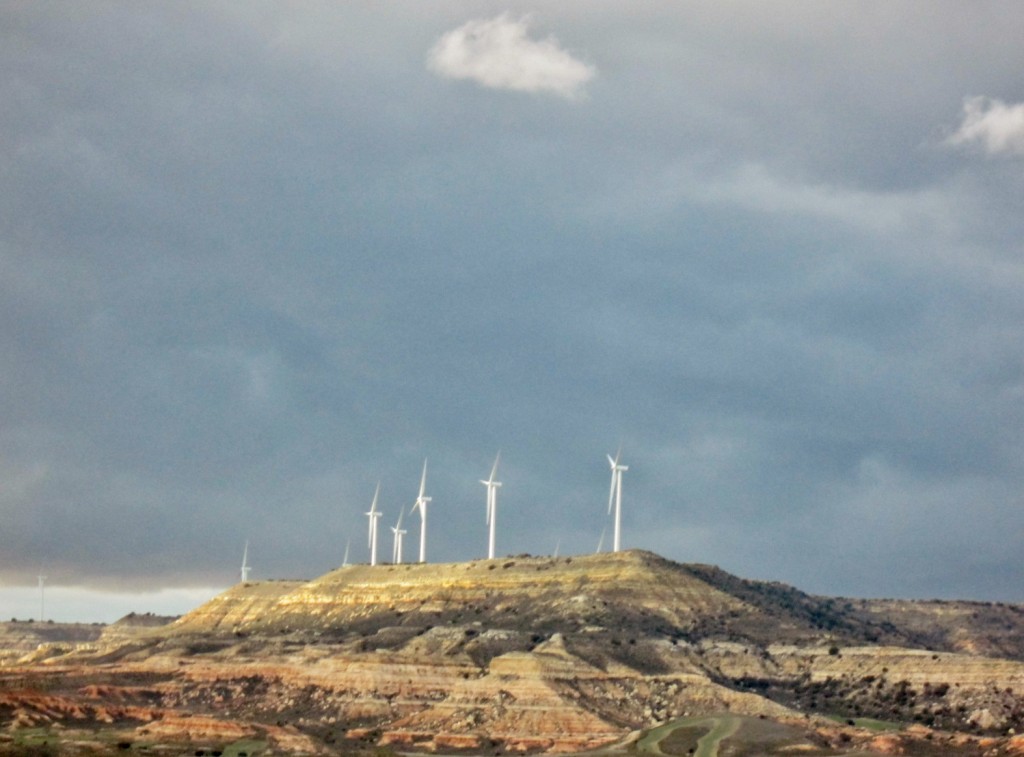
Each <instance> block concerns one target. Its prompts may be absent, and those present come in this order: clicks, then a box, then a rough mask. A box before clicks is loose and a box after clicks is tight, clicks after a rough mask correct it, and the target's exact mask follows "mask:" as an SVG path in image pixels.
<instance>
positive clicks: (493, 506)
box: [480, 452, 501, 560]
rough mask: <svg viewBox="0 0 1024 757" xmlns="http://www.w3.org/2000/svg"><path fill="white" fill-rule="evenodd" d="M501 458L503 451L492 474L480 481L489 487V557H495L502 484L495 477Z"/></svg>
mask: <svg viewBox="0 0 1024 757" xmlns="http://www.w3.org/2000/svg"><path fill="white" fill-rule="evenodd" d="M500 459H501V453H500V452H499V453H498V454H497V455H496V456H495V458H494V467H493V468H491V475H490V476H489V477H488V479H487V480H486V481H484V480H482V479H481V481H480V483H481V484H483V485H484V486H486V487H487V524H488V525H489V526H490V527H491V529H490V533H489V535H488V538H487V559H488V560H493V559H494V528H495V521H497V519H498V487H499V486H501V481H495V480H494V477H495V476H496V475H497V473H498V460H500Z"/></svg>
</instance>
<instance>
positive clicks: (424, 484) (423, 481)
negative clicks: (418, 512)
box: [419, 458, 427, 499]
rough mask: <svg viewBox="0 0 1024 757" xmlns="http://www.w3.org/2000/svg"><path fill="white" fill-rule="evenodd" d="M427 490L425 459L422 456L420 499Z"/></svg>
mask: <svg viewBox="0 0 1024 757" xmlns="http://www.w3.org/2000/svg"><path fill="white" fill-rule="evenodd" d="M426 491H427V459H426V458H423V477H422V478H420V496H419V498H420V499H423V495H424V494H425V493H426Z"/></svg>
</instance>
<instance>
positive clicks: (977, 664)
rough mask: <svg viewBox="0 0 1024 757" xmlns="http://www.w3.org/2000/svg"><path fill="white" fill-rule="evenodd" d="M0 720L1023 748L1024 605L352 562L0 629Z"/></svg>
mask: <svg viewBox="0 0 1024 757" xmlns="http://www.w3.org/2000/svg"><path fill="white" fill-rule="evenodd" d="M0 725H2V729H0V753H3V754H115V753H117V754H125V753H128V754H131V753H145V754H154V755H155V754H190V755H192V754H195V755H199V754H204V755H243V754H244V755H269V754H324V755H327V754H352V753H359V752H366V753H371V752H373V753H377V752H380V751H382V750H393V751H396V752H397V751H411V752H415V751H423V752H427V751H429V752H439V753H445V754H451V753H459V752H464V753H479V754H482V753H488V754H500V753H504V752H561V753H572V752H581V751H588V750H598V749H612V750H620V751H625V750H628V751H639V752H648V753H653V754H672V755H675V754H679V755H685V754H691V753H694V752H696V753H706V754H711V753H714V749H716V748H717V746H713V745H712V746H709V745H711V744H712V742H713V744H714V745H717V744H719V743H721V744H722V745H724V747H723V749H722V750H720V753H722V754H725V753H729V754H735V755H741V754H755V753H756V754H809V755H810V754H819V755H827V754H919V755H946V754H950V755H954V754H959V755H1010V754H1022V755H1024V736H1017V735H1016V734H1017V733H1024V608H1022V607H1020V606H1017V605H1004V604H991V603H973V602H939V601H930V602H910V601H895V600H885V601H877V600H855V599H849V600H848V599H836V598H824V597H815V596H810V595H807V594H804V593H802V592H800V591H799V590H797V589H794V588H792V587H789V586H785V585H782V584H776V583H764V582H756V581H747V580H743V579H740V578H737V577H735V576H732V575H730V574H728V573H725V572H724V571H721V570H720V569H717V568H714V567H711V566H706V565H683V564H678V563H674V562H671V561H668V560H665V559H663V558H660V557H658V556H656V555H653V554H651V553H647V552H641V551H629V552H620V553H616V554H600V555H591V556H583V557H566V558H548V557H530V556H518V557H509V558H504V559H498V560H478V561H474V562H467V563H455V564H447V565H430V564H428V565H418V564H417V565H397V566H396V565H383V566H376V567H369V566H365V565H360V566H350V567H345V568H339V569H337V570H335V571H332V572H330V573H328V574H326V575H324V576H322V577H320V578H318V579H315V580H313V581H261V582H250V583H246V584H240V585H238V586H235V587H234V588H232V589H230V590H228V591H226V592H225V593H223V594H221V595H220V596H218V597H216V598H214V599H213V600H211V601H210V602H208V603H206V604H205V605H203V606H201V607H199V608H197V609H196V610H194V611H193V612H191V613H189V614H188V615H185V616H184V617H182V618H179V619H177V620H174V621H170V619H165V618H155V617H152V616H129V617H128V618H125V619H123V620H122V621H120V622H118V623H116V624H112V625H110V626H91V625H61V624H42V623H30V622H11V623H3V624H0ZM659 728H660V729H661V730H654V729H659ZM705 736H707V739H709V740H706V741H705V742H702V741H701V740H702V739H703V738H704V737H705ZM708 750H711V751H708Z"/></svg>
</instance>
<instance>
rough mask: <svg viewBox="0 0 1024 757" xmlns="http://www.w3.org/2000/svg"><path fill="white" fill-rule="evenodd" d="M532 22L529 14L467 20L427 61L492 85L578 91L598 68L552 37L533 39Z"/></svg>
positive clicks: (443, 72)
mask: <svg viewBox="0 0 1024 757" xmlns="http://www.w3.org/2000/svg"><path fill="white" fill-rule="evenodd" d="M529 26H530V19H529V17H525V18H522V19H519V20H514V19H511V18H509V16H508V14H502V15H500V16H498V17H497V18H492V19H477V20H474V21H469V22H467V23H465V24H463V25H462V26H460V27H458V28H457V29H453V30H452V31H450V32H447V33H446V34H444V35H442V36H441V38H440V39H439V40H438V41H437V43H436V44H435V45H434V47H433V48H431V50H430V53H429V54H428V56H427V65H428V67H429V68H430V70H432V71H433V72H434V73H436V74H438V75H440V76H445V77H448V78H450V79H471V80H473V81H475V82H477V83H478V84H480V85H482V86H484V87H490V88H492V89H511V90H517V91H520V92H544V93H549V94H554V95H559V96H561V97H565V98H568V99H572V98H575V97H578V96H580V95H581V94H582V91H583V86H584V85H585V84H586V83H587V82H588V81H590V79H592V78H593V77H594V74H595V73H596V70H595V69H594V67H593V66H590V65H588V64H586V63H583V62H582V61H579V60H577V59H576V58H574V57H573V56H572V55H570V54H569V53H568V52H566V51H565V50H563V49H562V48H561V47H560V46H559V44H558V40H557V39H555V38H554V37H548V38H547V39H542V40H536V39H530V38H529V36H527V32H528V31H529Z"/></svg>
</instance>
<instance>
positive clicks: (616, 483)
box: [608, 447, 629, 552]
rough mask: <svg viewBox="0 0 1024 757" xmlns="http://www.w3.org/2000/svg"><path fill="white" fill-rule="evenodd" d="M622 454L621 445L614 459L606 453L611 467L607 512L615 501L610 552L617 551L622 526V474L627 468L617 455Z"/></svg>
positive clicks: (610, 510) (609, 511)
mask: <svg viewBox="0 0 1024 757" xmlns="http://www.w3.org/2000/svg"><path fill="white" fill-rule="evenodd" d="M621 455H622V447H619V451H618V452H616V453H615V459H614V460H613V459H612V456H611V455H608V464H609V465H610V466H611V469H612V488H611V491H610V492H609V493H608V514H609V515H610V514H611V512H612V502H614V503H615V531H614V532H613V533H614V536H613V538H612V552H618V551H619V546H620V543H619V536H620V530H621V526H622V474H623V472H624V471H628V470H629V466H628V465H620V464H619V457H620V456H621Z"/></svg>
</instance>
